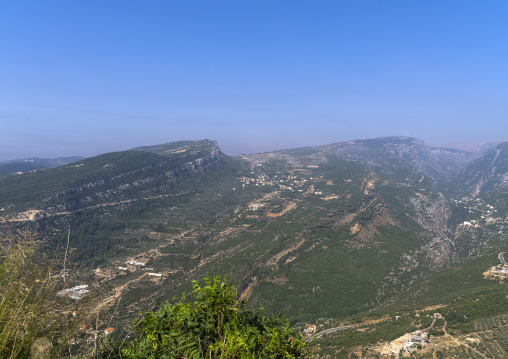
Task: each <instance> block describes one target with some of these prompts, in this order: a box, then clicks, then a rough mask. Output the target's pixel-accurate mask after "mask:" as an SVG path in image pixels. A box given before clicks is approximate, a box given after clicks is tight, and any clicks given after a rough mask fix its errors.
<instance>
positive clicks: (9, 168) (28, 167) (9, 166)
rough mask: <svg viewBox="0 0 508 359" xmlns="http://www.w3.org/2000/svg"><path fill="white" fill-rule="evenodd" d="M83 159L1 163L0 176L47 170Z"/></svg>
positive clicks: (30, 159) (42, 159)
mask: <svg viewBox="0 0 508 359" xmlns="http://www.w3.org/2000/svg"><path fill="white" fill-rule="evenodd" d="M82 159H83V157H79V156H72V157H58V158H52V159H51V158H37V157H31V158H23V159H18V160H8V161H0V176H6V175H10V174H19V173H20V172H22V173H25V172H31V171H37V170H41V169H45V168H52V167H57V166H62V165H65V164H68V163H71V162H76V161H80V160H82Z"/></svg>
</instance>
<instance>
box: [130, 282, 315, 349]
mask: <svg viewBox="0 0 508 359" xmlns="http://www.w3.org/2000/svg"><path fill="white" fill-rule="evenodd" d="M204 281H205V285H204V286H200V285H199V283H198V282H197V281H193V283H194V290H193V291H192V293H191V294H192V299H191V300H187V299H186V297H185V295H184V296H182V298H181V299H180V300H179V301H175V302H174V303H168V302H167V303H164V304H163V305H162V306H161V307H160V308H159V309H157V310H155V311H153V312H152V311H147V312H146V313H145V315H144V316H143V318H142V319H141V320H139V321H138V322H137V323H136V334H137V336H136V337H135V339H134V340H133V341H132V342H131V343H129V344H127V345H126V347H124V349H123V350H122V357H125V358H303V357H304V352H305V342H304V341H303V340H302V338H301V337H300V336H299V335H298V334H296V333H295V332H294V331H293V330H292V329H290V328H289V324H288V322H287V320H285V319H284V318H283V317H282V315H279V316H277V317H273V316H272V317H267V316H265V315H263V314H261V313H258V312H255V311H251V310H247V309H245V301H244V300H238V299H236V298H237V294H238V293H237V291H236V290H235V288H234V286H233V284H231V283H229V282H228V279H227V278H226V279H225V280H224V281H223V280H221V278H220V277H219V276H216V277H213V278H212V277H207V278H205V279H204Z"/></svg>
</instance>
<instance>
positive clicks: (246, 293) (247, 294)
mask: <svg viewBox="0 0 508 359" xmlns="http://www.w3.org/2000/svg"><path fill="white" fill-rule="evenodd" d="M256 284H257V281H256V279H254V280H253V281H252V282H250V283H249V285H248V286H247V288H245V290H244V291H243V292H242V294H240V300H244V299H249V298H250V297H251V295H252V293H253V292H254V287H255V286H256Z"/></svg>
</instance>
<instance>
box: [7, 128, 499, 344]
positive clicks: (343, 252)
mask: <svg viewBox="0 0 508 359" xmlns="http://www.w3.org/2000/svg"><path fill="white" fill-rule="evenodd" d="M496 155H497V157H496ZM489 156H490V157H489ZM474 157H475V154H473V153H471V152H466V151H460V150H453V149H447V148H436V147H428V146H426V145H425V144H424V143H423V141H421V140H418V139H414V138H409V137H386V138H378V139H370V140H353V141H346V142H341V143H334V144H329V145H324V146H316V147H305V148H297V149H289V150H283V151H275V152H268V153H260V154H252V155H240V156H234V157H230V156H226V155H225V154H223V153H222V152H221V151H220V148H219V147H218V145H217V143H216V142H215V141H210V140H203V141H181V142H173V143H167V144H161V145H156V146H144V147H137V148H133V149H131V150H128V151H122V152H113V153H107V154H103V155H100V156H96V157H92V158H87V159H83V160H80V161H77V162H74V163H72V164H68V165H64V166H60V167H57V168H50V169H46V170H44V171H37V172H32V173H26V174H23V175H18V176H6V177H3V178H0V209H2V212H0V214H1V217H0V218H1V219H3V220H4V223H3V225H4V226H7V227H12V228H24V227H27V226H30V227H33V226H36V227H37V228H38V231H39V233H40V235H41V237H45V238H47V239H48V241H49V242H51V243H52V246H53V248H58V247H59V246H61V243H62V241H63V240H64V238H65V239H66V236H67V228H69V227H70V229H71V232H70V237H69V239H70V242H69V248H71V250H70V254H69V256H70V257H69V262H70V265H69V267H68V268H67V270H68V274H69V275H70V276H71V277H72V278H74V280H75V281H76V282H79V283H87V284H95V285H97V286H101V287H104V288H110V290H111V292H110V294H108V297H107V298H106V300H103V301H102V304H101V305H108V304H104V303H115V300H116V298H119V297H121V298H122V299H121V302H120V304H118V310H120V311H122V313H124V314H123V316H122V318H123V319H118V323H117V325H125V323H127V322H128V320H129V319H130V318H131V317H132V315H135V313H137V312H138V309H139V308H146V307H151V306H153V305H155V303H157V302H158V301H159V300H161V299H163V298H165V299H167V298H170V297H171V296H172V295H175V294H176V293H179V292H181V291H182V290H186V289H189V282H190V280H191V279H193V278H200V277H203V276H204V275H205V274H206V273H207V272H209V273H211V274H221V275H229V276H230V277H231V279H232V281H233V282H235V283H237V285H238V288H239V290H240V293H241V296H242V298H248V299H249V302H250V303H251V305H252V306H258V305H263V306H264V307H265V308H266V310H267V312H269V313H276V312H278V311H280V310H285V312H286V314H287V315H288V316H289V317H290V318H291V319H292V321H293V322H297V321H316V320H319V318H333V320H335V321H343V320H345V319H346V318H353V319H350V320H360V319H358V318H366V316H368V315H378V314H376V313H386V311H391V312H394V311H396V310H397V309H394V308H416V307H418V306H420V305H422V303H425V304H426V305H433V304H440V303H439V301H441V300H447V301H450V302H453V301H455V302H454V303H459V302H460V303H462V301H461V300H459V301H457V298H458V297H460V296H462V297H464V298H465V297H467V296H466V294H467V295H469V294H470V293H473V292H475V293H480V292H481V293H483V292H482V291H485V290H488V291H492V290H493V288H497V287H494V285H495V283H492V282H488V283H487V284H486V283H485V281H484V280H483V277H482V276H481V273H477V275H478V276H474V277H471V276H472V275H473V274H472V272H471V271H472V269H471V268H475V270H476V269H478V268H481V267H482V266H484V265H485V264H486V263H487V262H488V261H490V260H491V259H490V258H492V257H494V258H496V257H495V256H496V255H497V253H498V252H497V251H499V252H501V251H502V246H503V243H504V242H503V241H504V239H505V238H506V236H505V235H504V232H503V228H504V227H503V223H504V222H503V221H505V219H506V215H507V213H508V208H505V207H507V206H504V204H503V203H501V202H500V201H491V198H490V197H488V196H486V197H482V196H483V195H484V194H488V193H494V192H492V191H494V190H495V193H499V191H502V190H503V188H504V187H503V186H502V185H501V184H500V183H501V182H499V179H500V176H499V174H502V173H504V172H503V171H504V170H503V168H504V167H503V163H504V161H507V160H508V156H507V155H506V151H505V150H504V147H503V144H501V145H499V146H498V147H497V148H496V150H494V152H489V153H487V154H485V156H484V157H481V158H479V159H476V160H473V159H474ZM468 161H469V162H468ZM474 169H476V170H475V171H476V172H472V171H473V170H474ZM493 169H494V170H493ZM486 170H488V171H490V172H489V173H487V174H486V173H484V172H483V171H486ZM467 171H471V172H467ZM475 173H476V174H475ZM482 176H483V177H482ZM485 176H487V177H485ZM483 178H486V179H483ZM482 179H483V180H482ZM475 181H476V182H475ZM480 181H483V182H482V183H483V185H482V190H481V191H479V192H478V195H477V198H476V199H478V201H476V199H475V202H474V203H472V202H470V201H466V200H459V199H458V198H456V197H455V196H454V195H452V194H453V193H458V192H455V191H459V192H460V191H463V190H466V191H467V190H469V189H470V188H476V187H474V186H476V185H477V183H479V182H480ZM496 181H497V182H496ZM491 183H492V184H491ZM452 186H453V188H452ZM443 188H444V189H446V190H443ZM483 190H485V191H483ZM494 211H497V212H494ZM482 216H483V218H482ZM490 217H495V218H497V219H496V220H494V221H490V220H489V221H487V218H490ZM468 221H477V222H474V223H478V226H465V225H464V222H468ZM471 223H473V222H471ZM446 273H453V274H450V275H449V277H447V276H446ZM453 278H455V279H453ZM457 278H460V281H457ZM468 278H469V279H468ZM471 278H473V279H471ZM462 280H463V281H464V282H461V281H462ZM465 282H467V283H471V284H465V287H464V284H462V283H465ZM429 283H430V284H429ZM444 283H446V286H447V287H446V290H445V291H443V288H442V286H443V284H444ZM464 288H467V293H466V292H464ZM496 290H497V289H496ZM459 292H460V293H462V294H460V295H459V294H458V293H459ZM494 292H495V291H494ZM494 292H492V293H494ZM495 293H498V292H495ZM489 295H490V294H489ZM492 295H494V294H492ZM496 295H497V294H496ZM467 298H469V297H467ZM496 298H497V297H496ZM111 305H112V304H111ZM408 310H413V309H408ZM489 313H491V312H489ZM379 315H381V314H379ZM383 315H384V314H383ZM489 315H490V314H489ZM362 316H363V317H362ZM354 318H357V319H354ZM330 320H331V319H330ZM361 320H363V319H361ZM404 323H406V322H404ZM406 324H408V323H406ZM408 325H409V324H408ZM401 328H403V329H404V330H406V329H407V328H409V327H408V326H407V325H406V326H403V327H401ZM400 330H402V329H400ZM379 333H384V331H383V330H381V329H380V331H379ZM337 343H340V341H339V342H337ZM330 345H332V344H330ZM333 345H338V344H333ZM333 345H332V346H333Z"/></svg>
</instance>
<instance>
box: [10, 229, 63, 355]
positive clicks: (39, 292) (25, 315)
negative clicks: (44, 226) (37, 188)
mask: <svg viewBox="0 0 508 359" xmlns="http://www.w3.org/2000/svg"><path fill="white" fill-rule="evenodd" d="M34 236H35V235H34V234H33V233H31V232H22V233H18V234H17V235H15V236H2V237H1V238H0V241H1V243H2V248H1V250H0V253H1V256H2V261H1V264H0V357H1V358H21V357H22V358H26V357H28V356H29V353H30V349H31V346H32V343H33V342H34V341H36V340H37V338H38V337H40V338H42V339H40V338H39V339H40V340H39V341H38V346H37V348H40V350H39V349H33V348H32V349H33V350H32V352H33V351H35V352H37V351H42V352H49V351H50V350H51V343H50V342H49V341H48V340H47V339H45V338H43V337H42V336H43V335H45V334H47V333H48V332H49V331H50V330H51V328H53V327H54V324H55V323H54V322H55V319H54V318H52V317H51V316H50V314H49V313H50V309H49V302H48V301H47V297H48V295H49V294H50V293H51V292H53V291H54V288H53V287H54V282H53V281H52V280H51V275H52V269H53V266H52V265H51V264H49V265H46V266H40V265H37V264H36V262H35V261H34V257H35V255H36V253H37V250H38V248H39V244H38V243H37V242H36V241H35V240H34ZM44 340H46V341H48V342H49V343H48V344H46V342H44V343H42V342H43V341H44ZM42 344H44V345H42ZM32 356H33V357H36V355H34V353H32Z"/></svg>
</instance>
